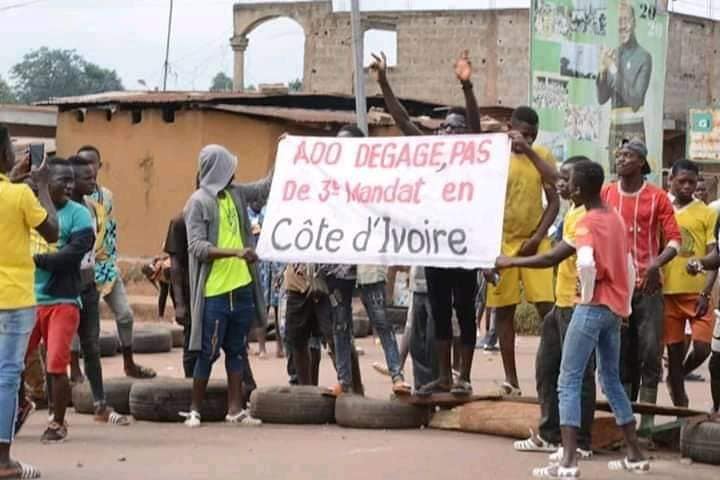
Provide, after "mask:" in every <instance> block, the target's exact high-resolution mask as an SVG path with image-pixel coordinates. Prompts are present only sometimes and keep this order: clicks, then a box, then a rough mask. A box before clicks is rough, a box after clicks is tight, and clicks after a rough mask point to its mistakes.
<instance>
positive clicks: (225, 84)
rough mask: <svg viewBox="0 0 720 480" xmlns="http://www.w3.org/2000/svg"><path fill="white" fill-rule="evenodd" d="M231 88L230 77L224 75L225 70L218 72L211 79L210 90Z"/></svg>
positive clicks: (228, 90) (230, 89) (226, 90)
mask: <svg viewBox="0 0 720 480" xmlns="http://www.w3.org/2000/svg"><path fill="white" fill-rule="evenodd" d="M232 89H233V81H232V78H230V77H228V76H227V75H225V72H218V74H217V75H215V76H214V77H213V79H212V84H211V85H210V91H211V92H231V91H232Z"/></svg>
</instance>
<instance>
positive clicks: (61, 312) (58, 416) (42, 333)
mask: <svg viewBox="0 0 720 480" xmlns="http://www.w3.org/2000/svg"><path fill="white" fill-rule="evenodd" d="M48 163H49V164H50V184H49V190H50V195H51V197H52V200H53V203H54V205H55V208H56V209H57V217H58V226H59V228H60V235H59V239H58V241H57V244H55V245H49V246H48V247H47V251H46V252H45V253H40V254H36V255H35V257H34V258H35V265H36V267H37V268H36V270H35V295H36V297H37V301H38V309H37V324H36V325H35V329H34V330H33V333H32V335H31V337H30V342H29V346H28V351H29V352H32V351H34V350H35V349H36V348H37V347H38V345H39V344H40V341H41V340H42V341H43V343H44V344H45V348H46V350H47V362H46V370H47V373H48V376H49V381H50V383H51V385H52V392H51V398H52V400H53V409H52V412H51V420H50V423H49V425H48V427H47V429H46V430H45V432H44V433H43V435H42V441H43V443H58V442H63V441H65V438H66V437H67V424H66V423H65V410H66V409H67V405H68V403H69V401H70V384H69V380H68V377H67V368H68V366H69V364H70V347H71V344H72V340H73V337H74V336H75V333H76V332H77V329H78V325H79V323H80V293H81V286H82V283H81V278H80V264H81V262H82V260H83V258H84V257H85V256H86V254H87V253H88V252H91V251H92V249H93V245H94V243H95V231H94V227H93V220H92V217H91V216H90V212H89V211H88V210H87V209H86V208H85V207H84V206H82V205H80V204H79V203H77V202H74V201H72V200H70V198H71V197H72V194H73V190H74V187H75V178H74V174H73V169H72V166H71V165H70V162H68V161H67V160H65V159H61V158H53V159H50V160H49V161H48Z"/></svg>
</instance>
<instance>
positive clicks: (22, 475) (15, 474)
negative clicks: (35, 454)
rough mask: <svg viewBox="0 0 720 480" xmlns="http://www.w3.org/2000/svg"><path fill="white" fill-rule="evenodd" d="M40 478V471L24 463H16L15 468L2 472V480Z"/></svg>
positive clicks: (0, 471)
mask: <svg viewBox="0 0 720 480" xmlns="http://www.w3.org/2000/svg"><path fill="white" fill-rule="evenodd" d="M40 476H41V475H40V470H38V469H37V468H35V467H33V466H32V465H28V464H26V463H22V462H15V464H14V466H12V467H9V468H7V469H4V470H0V479H2V480H6V479H18V480H26V479H30V478H40Z"/></svg>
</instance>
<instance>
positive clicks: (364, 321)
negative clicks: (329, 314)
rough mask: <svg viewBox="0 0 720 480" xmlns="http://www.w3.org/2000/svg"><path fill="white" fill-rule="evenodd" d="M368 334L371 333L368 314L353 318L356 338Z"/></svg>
mask: <svg viewBox="0 0 720 480" xmlns="http://www.w3.org/2000/svg"><path fill="white" fill-rule="evenodd" d="M368 335H370V319H369V318H368V317H366V316H362V317H360V316H356V317H355V318H353V336H354V337H355V338H365V337H367V336H368Z"/></svg>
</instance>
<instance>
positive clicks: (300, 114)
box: [206, 104, 395, 126]
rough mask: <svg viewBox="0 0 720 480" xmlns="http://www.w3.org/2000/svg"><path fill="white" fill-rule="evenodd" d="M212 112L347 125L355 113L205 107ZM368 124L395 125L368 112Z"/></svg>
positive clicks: (255, 107)
mask: <svg viewBox="0 0 720 480" xmlns="http://www.w3.org/2000/svg"><path fill="white" fill-rule="evenodd" d="M206 108H208V109H212V110H219V111H224V112H231V113H240V114H244V115H256V116H259V117H272V118H280V119H283V120H289V121H292V122H298V123H335V124H347V123H354V122H355V112H353V111H349V110H313V109H309V108H284V107H264V106H247V105H225V104H222V105H212V106H208V107H206ZM368 123H369V124H370V125H375V126H392V125H395V122H393V119H392V117H391V116H390V115H389V114H387V113H384V112H376V111H370V112H368Z"/></svg>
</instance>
